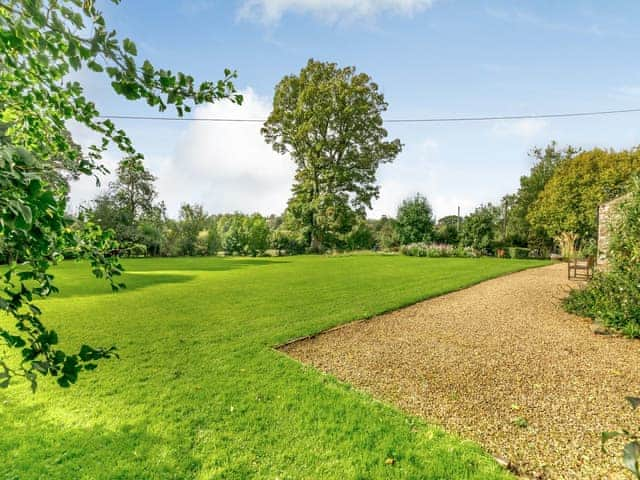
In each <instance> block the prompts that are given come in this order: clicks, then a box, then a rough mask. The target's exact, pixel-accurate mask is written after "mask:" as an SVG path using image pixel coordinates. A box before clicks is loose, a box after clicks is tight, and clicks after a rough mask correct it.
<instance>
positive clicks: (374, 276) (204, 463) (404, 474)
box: [0, 255, 541, 480]
mask: <svg viewBox="0 0 640 480" xmlns="http://www.w3.org/2000/svg"><path fill="white" fill-rule="evenodd" d="M540 264H541V262H535V261H526V260H524V261H521V260H495V259H484V258H483V259H458V258H450V259H444V258H443V259H423V258H408V257H397V256H375V255H371V256H345V257H317V256H301V257H290V258H273V259H241V258H181V259H141V260H129V261H126V263H125V267H126V268H127V274H126V276H125V281H126V283H127V286H128V288H127V290H125V291H123V292H120V293H116V294H112V293H111V292H110V291H109V289H108V287H107V285H106V284H105V283H103V282H100V281H97V280H94V279H92V278H91V276H90V274H89V269H88V268H87V266H86V265H83V264H77V263H72V262H67V263H65V264H63V265H61V266H60V267H57V268H56V269H55V274H56V278H57V280H58V284H59V286H60V288H61V293H60V294H59V295H57V296H56V297H55V298H50V299H47V300H46V301H44V302H43V307H44V310H45V315H46V318H48V322H49V323H50V324H52V325H54V326H55V327H56V329H57V330H58V331H59V333H60V334H61V337H62V338H63V339H64V341H65V346H66V347H69V348H74V347H77V346H78V345H80V344H81V343H83V342H88V343H90V344H93V345H102V346H109V345H111V344H116V345H117V346H118V349H119V352H120V355H121V357H122V358H121V360H114V361H107V362H103V363H101V364H100V367H99V368H98V370H96V371H95V372H91V373H88V374H86V375H84V376H83V377H82V378H81V380H80V382H79V384H78V385H76V386H73V387H72V388H70V389H68V390H63V389H60V388H59V387H56V386H55V385H54V384H53V383H52V382H47V381H45V380H42V381H41V384H40V389H39V391H38V393H37V394H35V395H32V394H31V393H30V392H29V391H28V388H27V387H26V385H25V386H22V385H19V386H13V387H11V388H10V389H9V390H7V391H3V392H1V393H0V422H1V423H0V424H1V425H2V434H1V435H0V478H2V479H39V478H43V479H44V478H46V479H120V478H127V479H134V478H135V479H210V478H216V479H217V478H220V479H230V478H233V479H246V478H264V479H312V478H313V479H341V480H344V479H380V478H403V479H427V478H433V479H436V478H437V479H443V478H451V479H454V478H455V479H461V478H469V479H502V478H508V474H507V473H505V472H503V471H502V470H501V469H500V468H499V467H498V466H497V465H496V464H495V463H494V462H493V460H492V459H491V458H490V457H489V456H488V455H486V454H484V453H483V452H482V450H481V449H480V448H479V447H477V446H476V445H474V444H472V443H470V442H465V441H461V440H460V439H456V438H454V437H452V436H449V435H447V434H445V433H443V432H442V431H441V430H439V429H438V428H435V427H432V426H428V425H425V424H424V423H422V422H421V421H419V420H417V419H415V418H413V417H410V416H407V415H405V414H403V413H401V412H399V411H397V410H396V409H394V408H392V407H390V406H388V405H385V404H382V403H380V402H377V401H375V400H374V399H372V398H370V397H368V396H367V395H364V394H362V393H360V392H358V391H356V390H354V389H352V388H350V387H349V386H348V385H345V384H343V383H340V382H338V381H336V380H335V379H333V378H331V377H330V376H326V375H323V374H321V373H319V372H318V371H316V370H314V369H312V368H310V367H307V366H303V365H300V364H299V363H297V362H295V361H293V360H291V359H290V358H288V357H286V356H285V355H284V354H282V353H280V352H278V351H275V350H274V349H273V348H272V346H273V345H275V344H278V343H281V342H284V341H286V340H288V339H291V338H294V337H299V336H303V335H308V334H311V333H315V332H319V331H321V330H324V329H326V328H329V327H332V326H335V325H338V324H341V323H345V322H349V321H352V320H355V319H359V318H363V317H368V316H371V315H374V314H377V313H381V312H383V311H387V310H390V309H394V308H398V307H401V306H404V305H407V304H411V303H414V302H416V301H418V300H421V299H424V298H427V297H431V296H434V295H438V294H442V293H445V292H448V291H451V290H455V289H458V288H462V287H464V286H467V285H470V284H473V283H476V282H479V281H481V280H483V279H487V278H489V277H495V276H497V275H501V274H504V273H507V272H511V271H515V270H519V269H523V268H527V267H532V266H537V265H540ZM388 458H393V459H394V463H393V464H387V463H385V461H386V460H387V459H388Z"/></svg>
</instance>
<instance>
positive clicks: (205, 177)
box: [151, 89, 294, 214]
mask: <svg viewBox="0 0 640 480" xmlns="http://www.w3.org/2000/svg"><path fill="white" fill-rule="evenodd" d="M243 94H244V102H243V104H242V106H238V105H234V104H232V103H230V102H220V103H217V104H213V105H207V106H204V107H198V108H197V109H196V111H195V116H196V117H200V118H202V117H227V118H234V117H243V118H266V117H267V116H268V115H269V112H270V111H271V105H270V102H269V101H268V100H266V99H264V98H261V97H259V96H258V95H256V93H255V92H254V91H253V90H251V89H248V90H246V91H244V92H243ZM260 127H261V124H260V123H210V122H192V123H190V125H189V128H188V129H187V130H186V131H185V132H184V133H183V135H182V137H181V138H180V139H179V141H178V143H177V146H176V149H175V152H174V153H173V154H172V155H170V156H167V157H166V158H160V159H151V160H152V163H153V164H154V165H155V166H156V171H155V173H156V175H157V176H158V182H157V185H158V191H159V194H160V198H162V199H163V200H164V201H165V202H166V203H167V206H168V207H169V211H170V213H172V214H175V213H176V212H177V210H178V208H179V206H180V204H181V203H184V202H197V203H201V204H203V205H204V207H205V209H207V210H208V211H209V212H211V213H220V212H230V211H234V210H240V211H244V212H260V213H263V214H270V213H281V212H282V211H283V210H284V208H285V206H286V202H287V200H288V198H289V194H290V190H291V184H292V182H293V173H294V164H293V162H292V161H291V159H290V158H289V157H288V156H285V155H279V154H277V153H275V152H274V151H273V150H272V149H271V146H269V145H267V144H266V143H265V141H264V139H263V137H262V135H261V134H260Z"/></svg>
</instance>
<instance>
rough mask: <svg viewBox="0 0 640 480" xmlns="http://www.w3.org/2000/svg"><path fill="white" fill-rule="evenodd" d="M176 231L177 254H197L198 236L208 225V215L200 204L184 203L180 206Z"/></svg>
mask: <svg viewBox="0 0 640 480" xmlns="http://www.w3.org/2000/svg"><path fill="white" fill-rule="evenodd" d="M176 226H177V231H178V254H179V255H197V254H198V253H199V252H198V236H199V235H200V232H202V231H206V230H207V228H208V226H209V215H208V214H207V212H205V210H204V207H203V206H202V205H197V204H194V205H190V204H188V203H184V204H182V205H181V206H180V215H179V221H178V223H177V225H176Z"/></svg>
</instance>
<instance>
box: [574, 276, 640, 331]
mask: <svg viewBox="0 0 640 480" xmlns="http://www.w3.org/2000/svg"><path fill="white" fill-rule="evenodd" d="M564 306H565V308H566V309H567V311H569V312H571V313H575V314H576V315H580V316H583V317H589V318H593V319H594V320H596V321H597V322H599V323H602V324H603V325H604V326H606V327H609V328H612V329H615V330H619V331H621V332H622V333H624V334H625V335H628V336H630V337H636V338H638V337H640V268H635V269H633V270H626V271H623V272H608V273H603V272H599V273H597V274H596V275H595V276H594V278H593V280H592V281H591V283H589V285H587V286H586V287H584V288H579V289H575V290H573V291H571V293H570V294H569V296H568V297H567V298H566V299H565V300H564Z"/></svg>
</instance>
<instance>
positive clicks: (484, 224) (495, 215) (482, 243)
mask: <svg viewBox="0 0 640 480" xmlns="http://www.w3.org/2000/svg"><path fill="white" fill-rule="evenodd" d="M499 231H500V208H499V207H496V206H495V205H492V204H490V203H489V204H487V205H480V206H479V207H478V208H476V209H475V210H474V211H473V212H472V213H470V214H469V215H467V216H466V217H465V218H464V222H462V229H461V231H460V243H461V244H462V245H464V246H466V247H472V248H474V249H476V250H479V251H482V252H486V251H487V250H489V249H491V247H492V244H493V242H494V240H495V239H496V237H497V235H498V233H499Z"/></svg>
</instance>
